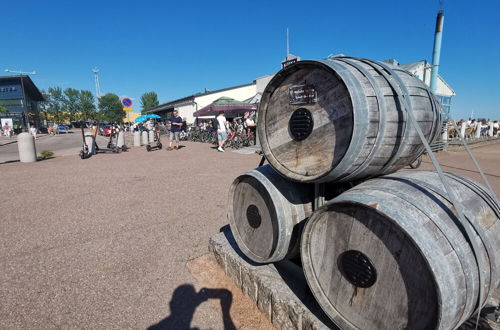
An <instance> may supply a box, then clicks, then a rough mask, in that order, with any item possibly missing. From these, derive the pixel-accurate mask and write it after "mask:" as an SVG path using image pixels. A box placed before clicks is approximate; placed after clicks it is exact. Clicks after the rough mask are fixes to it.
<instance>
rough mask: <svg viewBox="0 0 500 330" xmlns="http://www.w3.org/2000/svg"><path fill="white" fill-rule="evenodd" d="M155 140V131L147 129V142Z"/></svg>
mask: <svg viewBox="0 0 500 330" xmlns="http://www.w3.org/2000/svg"><path fill="white" fill-rule="evenodd" d="M154 140H155V132H154V131H149V142H150V143H151V142H153V141H154Z"/></svg>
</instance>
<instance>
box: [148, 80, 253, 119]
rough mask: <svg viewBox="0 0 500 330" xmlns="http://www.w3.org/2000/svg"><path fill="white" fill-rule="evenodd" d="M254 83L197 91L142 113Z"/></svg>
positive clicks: (164, 108) (170, 107)
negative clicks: (203, 91)
mask: <svg viewBox="0 0 500 330" xmlns="http://www.w3.org/2000/svg"><path fill="white" fill-rule="evenodd" d="M254 84H255V82H252V83H250V84H243V85H238V86H233V87H227V88H222V89H218V90H215V91H209V92H205V93H196V94H193V95H189V96H186V97H183V98H180V99H177V100H172V101H168V102H165V103H162V104H160V105H157V106H156V107H152V108H149V109H146V110H143V111H142V112H141V113H143V114H146V113H154V112H158V111H163V110H168V109H172V108H174V107H175V106H177V105H180V104H183V103H189V102H193V101H194V99H195V98H196V97H200V96H205V95H210V94H215V93H220V92H224V91H227V90H231V89H235V88H240V87H246V86H252V85H254Z"/></svg>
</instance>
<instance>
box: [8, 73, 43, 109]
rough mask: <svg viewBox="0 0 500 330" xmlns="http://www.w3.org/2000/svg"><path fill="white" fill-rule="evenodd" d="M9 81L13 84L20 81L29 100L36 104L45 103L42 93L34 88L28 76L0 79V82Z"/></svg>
mask: <svg viewBox="0 0 500 330" xmlns="http://www.w3.org/2000/svg"><path fill="white" fill-rule="evenodd" d="M9 80H10V81H13V82H14V81H20V80H22V84H23V86H24V89H25V91H26V94H28V95H29V97H30V99H32V100H33V101H38V102H41V101H45V98H44V97H43V95H42V93H41V92H40V90H39V89H38V87H36V85H35V83H34V82H33V80H31V78H30V77H29V76H23V75H20V76H3V77H0V81H9Z"/></svg>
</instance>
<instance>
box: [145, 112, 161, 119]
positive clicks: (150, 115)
mask: <svg viewBox="0 0 500 330" xmlns="http://www.w3.org/2000/svg"><path fill="white" fill-rule="evenodd" d="M144 117H146V118H155V119H160V118H161V117H160V116H158V115H156V114H154V113H151V114H148V115H144Z"/></svg>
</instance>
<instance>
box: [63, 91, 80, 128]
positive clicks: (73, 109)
mask: <svg viewBox="0 0 500 330" xmlns="http://www.w3.org/2000/svg"><path fill="white" fill-rule="evenodd" d="M79 101H80V92H79V91H77V90H76V89H74V88H66V89H65V90H64V108H65V110H66V111H67V112H68V114H69V120H70V121H74V120H76V116H77V114H78V113H79V112H80V103H79Z"/></svg>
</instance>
